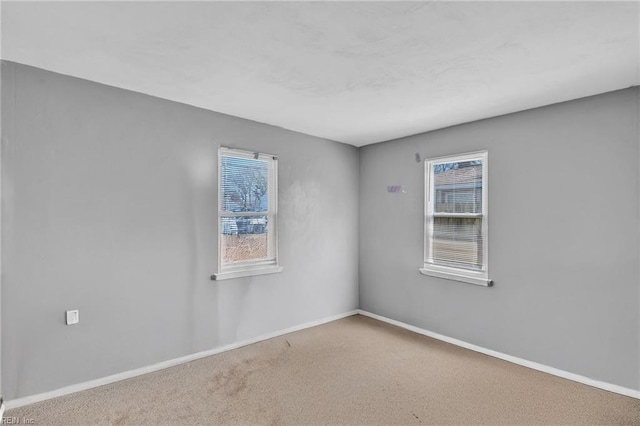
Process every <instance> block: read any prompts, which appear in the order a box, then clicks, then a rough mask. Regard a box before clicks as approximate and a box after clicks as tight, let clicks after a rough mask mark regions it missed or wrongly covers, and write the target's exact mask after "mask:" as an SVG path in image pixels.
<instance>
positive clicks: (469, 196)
mask: <svg viewBox="0 0 640 426" xmlns="http://www.w3.org/2000/svg"><path fill="white" fill-rule="evenodd" d="M487 226H488V221H487V152H486V151H483V152H476V153H470V154H463V155H456V156H450V157H441V158H434V159H427V160H425V250H424V251H425V255H424V267H423V268H421V269H420V272H421V273H423V274H424V275H431V276H436V277H440V278H447V279H451V280H456V281H463V282H467V283H471V284H478V285H484V286H490V285H491V284H492V282H491V280H489V278H488V276H489V274H488V261H487V258H488V251H487V235H488V232H487V230H488V229H487Z"/></svg>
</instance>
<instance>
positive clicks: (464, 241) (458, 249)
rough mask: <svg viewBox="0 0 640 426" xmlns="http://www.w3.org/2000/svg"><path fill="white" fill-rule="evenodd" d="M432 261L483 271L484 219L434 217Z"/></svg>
mask: <svg viewBox="0 0 640 426" xmlns="http://www.w3.org/2000/svg"><path fill="white" fill-rule="evenodd" d="M432 241H433V250H432V261H433V263H436V264H441V265H445V266H453V267H459V268H465V269H482V263H483V253H482V246H483V244H482V218H475V217H474V218H460V217H434V218H433V240H432Z"/></svg>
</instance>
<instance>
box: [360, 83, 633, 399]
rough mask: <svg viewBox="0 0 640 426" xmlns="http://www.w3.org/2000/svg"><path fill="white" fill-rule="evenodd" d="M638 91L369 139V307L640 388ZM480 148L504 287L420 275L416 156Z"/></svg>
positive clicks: (365, 183)
mask: <svg viewBox="0 0 640 426" xmlns="http://www.w3.org/2000/svg"><path fill="white" fill-rule="evenodd" d="M638 100H639V92H638V88H634V89H628V90H624V91H618V92H613V93H609V94H605V95H601V96H596V97H591V98H585V99H581V100H577V101H573V102H568V103H563V104H558V105H553V106H549V107H545V108H539V109H535V110H530V111H525V112H521V113H517V114H512V115H507V116H502V117H497V118H492V119H488V120H483V121H479V122H474V123H470V124H465V125H461V126H456V127H452V128H447V129H443V130H440V131H435V132H430V133H427V134H422V135H417V136H412V137H408V138H404V139H402V140H399V141H393V142H392V143H389V142H386V143H380V144H375V145H370V146H367V147H364V148H362V149H361V151H360V191H361V195H360V252H359V253H360V305H361V308H362V309H364V310H367V311H370V312H373V313H376V314H380V315H384V316H387V317H390V318H393V319H396V320H399V321H404V322H406V323H409V324H412V325H414V326H417V327H421V328H425V329H428V330H431V331H434V332H437V333H441V334H444V335H447V336H451V337H454V338H457V339H460V340H463V341H467V342H470V343H474V344H476V345H480V346H482V347H485V348H489V349H493V350H496V351H500V352H504V353H506V354H510V355H513V356H517V357H521V358H524V359H527V360H531V361H536V362H539V363H542V364H546V365H549V366H553V367H556V368H560V369H563V370H567V371H570V372H574V373H577V374H580V375H584V376H587V377H590V378H593V379H597V380H602V381H605V382H609V383H613V384H617V385H621V386H625V387H628V388H632V389H640V373H639V371H638V370H639V367H640V354H639V347H640V342H639V338H640V317H639V312H638V311H639V307H640V303H639V300H640V297H639V286H640V284H639V283H640V280H639V271H638V259H639V257H638V256H639V253H638V227H639V222H638V213H639V211H638V208H639V202H640V200H639V184H638V183H639V180H638V178H639V176H638V170H639V150H638V145H639V134H638V114H639V112H640V111H639V108H638ZM481 149H488V151H489V209H490V212H489V214H490V219H489V275H490V278H492V279H493V280H494V281H495V286H494V287H493V288H485V287H479V286H474V285H469V284H465V283H459V282H454V281H447V280H444V279H439V278H433V277H426V276H423V275H420V274H419V272H418V267H419V266H420V265H422V262H423V199H424V198H423V190H424V182H423V179H424V171H423V170H424V169H423V164H421V163H420V164H419V163H417V162H416V161H415V153H420V155H421V156H422V158H425V157H436V156H441V155H448V154H458V153H464V152H469V151H476V150H481ZM387 185H404V186H405V187H406V191H407V192H406V193H405V194H395V193H387V192H386V187H387Z"/></svg>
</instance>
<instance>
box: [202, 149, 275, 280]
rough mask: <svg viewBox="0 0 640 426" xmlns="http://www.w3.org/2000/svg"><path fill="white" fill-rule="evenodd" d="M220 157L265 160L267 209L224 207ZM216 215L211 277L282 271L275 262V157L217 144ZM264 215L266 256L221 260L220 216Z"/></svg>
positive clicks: (227, 277) (244, 275)
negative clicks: (215, 264) (215, 260)
mask: <svg viewBox="0 0 640 426" xmlns="http://www.w3.org/2000/svg"><path fill="white" fill-rule="evenodd" d="M223 157H236V158H244V159H250V160H262V161H265V162H266V163H267V176H268V182H267V210H266V212H265V211H260V212H251V211H240V212H232V211H227V210H225V209H224V199H223V197H222V188H221V185H222V182H223V179H222V171H223V167H222V161H223ZM217 191H218V215H217V219H218V220H217V226H216V230H217V231H216V235H217V237H216V238H217V245H218V272H217V273H215V274H213V275H212V276H211V279H212V280H216V281H218V280H225V279H231V278H240V277H248V276H254V275H264V274H273V273H277V272H281V271H282V269H283V268H282V267H281V266H280V265H279V264H278V157H277V156H276V155H273V154H266V153H262V152H253V151H248V150H244V149H238V148H229V147H224V146H221V147H219V149H218V183H217ZM252 216H267V220H268V222H267V259H259V260H250V261H245V262H237V263H233V264H225V263H224V262H223V247H222V238H223V237H222V233H223V227H222V225H221V223H222V218H224V217H252Z"/></svg>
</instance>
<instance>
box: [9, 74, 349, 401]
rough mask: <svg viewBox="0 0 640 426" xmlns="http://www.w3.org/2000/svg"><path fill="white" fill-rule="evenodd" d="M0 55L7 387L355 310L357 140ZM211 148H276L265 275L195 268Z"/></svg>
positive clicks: (209, 212) (206, 246)
mask: <svg viewBox="0 0 640 426" xmlns="http://www.w3.org/2000/svg"><path fill="white" fill-rule="evenodd" d="M2 67H3V68H2V71H3V72H2V86H3V91H2V102H3V105H2V123H3V134H2V184H3V185H2V194H3V200H2V220H3V223H2V227H3V231H4V234H3V238H2V256H3V257H2V263H3V265H4V270H3V282H2V343H3V344H2V379H3V393H4V396H5V399H13V398H17V397H22V396H27V395H32V394H36V393H40V392H44V391H49V390H52V389H56V388H59V387H62V386H66V385H71V384H75V383H79V382H83V381H87V380H91V379H95V378H100V377H104V376H107V375H110V374H114V373H119V372H122V371H126V370H130V369H134V368H138V367H142V366H147V365H150V364H153V363H156V362H160V361H163V360H168V359H172V358H176V357H180V356H183V355H187V354H191V353H195V352H199V351H203V350H207V349H211V348H215V347H219V346H221V345H224V344H228V343H232V342H236V341H241V340H244V339H248V338H251V337H256V336H259V335H262V334H265V333H269V332H274V331H277V330H281V329H285V328H288V327H291V326H295V325H299V324H303V323H306V322H309V321H314V320H318V319H321V318H325V317H328V316H331V315H336V314H341V313H344V312H347V311H349V310H352V309H355V308H357V307H358V276H357V273H358V270H357V261H358V258H357V250H358V240H357V233H358V227H357V221H358V151H357V149H356V148H354V147H351V146H347V145H344V144H339V143H336V142H332V141H326V140H322V139H318V138H314V137H311V136H307V135H302V134H299V133H295V132H290V131H286V130H282V129H279V128H275V127H271V126H266V125H262V124H259V123H255V122H251V121H247V120H242V119H239V118H234V117H229V116H225V115H222V114H217V113H213V112H210V111H205V110H202V109H198V108H193V107H190V106H186V105H182V104H177V103H173V102H168V101H165V100H161V99H157V98H153V97H149V96H145V95H141V94H138V93H132V92H128V91H125V90H120V89H116V88H113V87H107V86H103V85H99V84H95V83H92V82H88V81H84V80H79V79H75V78H71V77H66V76H62V75H58V74H54V73H50V72H46V71H43V70H38V69H35V68H30V67H27V66H22V65H18V64H14V63H8V62H3V64H2ZM220 144H223V145H228V146H233V147H238V148H247V149H251V150H256V151H264V152H268V153H274V154H277V155H278V156H279V187H280V191H279V192H280V194H279V209H280V218H279V223H280V240H279V241H280V261H281V264H282V266H284V271H283V272H282V273H281V274H274V275H266V276H257V277H251V278H243V279H235V280H228V281H220V282H215V281H211V280H210V279H209V277H210V275H211V274H212V273H214V272H215V269H216V265H217V262H216V256H217V247H216V239H215V234H216V229H217V228H216V216H217V207H216V206H217V204H216V203H217V193H216V172H217V170H216V169H217V148H218V146H219V145H220ZM67 309H79V310H80V324H79V325H77V326H66V325H64V311H65V310H67Z"/></svg>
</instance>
